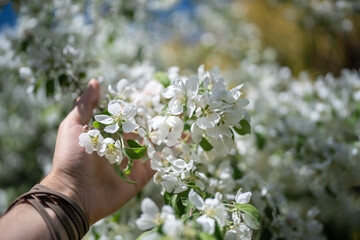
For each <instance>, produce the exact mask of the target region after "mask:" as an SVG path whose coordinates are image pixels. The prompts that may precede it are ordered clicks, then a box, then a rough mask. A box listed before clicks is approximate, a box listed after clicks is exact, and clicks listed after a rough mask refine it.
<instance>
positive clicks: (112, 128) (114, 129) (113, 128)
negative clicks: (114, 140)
mask: <svg viewBox="0 0 360 240" xmlns="http://www.w3.org/2000/svg"><path fill="white" fill-rule="evenodd" d="M118 130H119V124H117V123H115V124H112V125H109V126H106V127H105V128H104V131H105V132H107V133H116V132H117V131H118Z"/></svg>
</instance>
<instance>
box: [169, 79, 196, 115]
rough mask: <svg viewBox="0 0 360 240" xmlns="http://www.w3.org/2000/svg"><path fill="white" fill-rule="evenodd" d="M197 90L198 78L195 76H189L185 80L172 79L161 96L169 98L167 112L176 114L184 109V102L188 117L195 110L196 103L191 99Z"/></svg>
mask: <svg viewBox="0 0 360 240" xmlns="http://www.w3.org/2000/svg"><path fill="white" fill-rule="evenodd" d="M198 90H199V80H198V79H197V77H191V78H188V79H186V80H185V83H184V82H183V80H182V79H178V80H176V81H174V83H173V84H172V85H170V86H169V87H167V88H166V89H164V91H163V96H164V97H165V98H171V100H170V102H169V112H170V113H171V114H174V115H178V114H180V113H182V112H183V111H184V104H186V106H187V110H188V115H189V117H191V116H192V114H193V112H194V111H195V108H196V105H195V102H194V101H193V100H194V98H195V97H196V95H197V93H198Z"/></svg>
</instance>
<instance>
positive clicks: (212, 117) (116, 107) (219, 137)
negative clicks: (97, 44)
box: [79, 66, 260, 239]
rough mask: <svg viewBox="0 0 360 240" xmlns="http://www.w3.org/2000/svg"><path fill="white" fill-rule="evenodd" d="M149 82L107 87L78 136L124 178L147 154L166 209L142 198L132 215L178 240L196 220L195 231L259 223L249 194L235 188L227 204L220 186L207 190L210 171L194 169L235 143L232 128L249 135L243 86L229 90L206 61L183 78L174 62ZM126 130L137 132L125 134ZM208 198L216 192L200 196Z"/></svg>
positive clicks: (212, 233) (141, 225) (234, 229)
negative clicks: (100, 107) (103, 103)
mask: <svg viewBox="0 0 360 240" xmlns="http://www.w3.org/2000/svg"><path fill="white" fill-rule="evenodd" d="M170 73H171V74H170ZM146 80H147V81H148V82H145V84H144V82H142V85H140V84H138V83H136V82H132V83H129V81H128V80H126V79H122V80H120V81H119V82H118V83H117V86H116V90H114V88H113V87H112V86H109V102H108V104H107V108H106V109H104V111H103V112H102V113H100V114H97V115H95V116H94V118H95V122H94V123H93V129H91V130H84V133H82V134H81V135H80V136H79V143H80V145H81V146H83V147H84V148H85V150H86V152H87V153H89V154H90V153H92V152H96V153H97V154H98V155H99V156H105V158H106V159H107V160H108V161H109V162H110V163H112V164H115V167H116V168H117V169H118V170H120V176H121V177H123V178H124V179H125V180H127V178H126V175H127V174H129V173H130V171H131V167H130V169H129V166H132V161H134V160H136V159H139V158H142V157H143V156H145V154H146V153H147V158H149V160H150V161H151V167H152V168H153V169H154V170H155V171H156V173H155V175H154V181H155V182H156V183H158V184H160V185H161V186H162V190H161V193H162V195H163V196H164V199H165V202H166V203H167V204H168V205H170V206H171V207H170V206H168V205H166V206H164V208H163V211H162V212H159V210H158V209H157V207H156V206H155V204H154V203H153V202H152V201H151V200H149V199H145V200H144V201H143V203H142V207H141V208H142V211H143V212H144V213H143V215H142V216H141V217H140V218H139V219H138V220H137V225H138V226H139V228H140V229H143V230H148V229H151V228H158V227H161V226H163V225H164V226H163V229H164V230H163V231H162V232H163V233H164V234H165V235H166V234H168V235H171V236H176V237H177V238H179V239H180V238H181V237H184V236H182V231H180V230H179V229H182V228H185V227H186V226H187V227H189V228H191V227H193V228H195V229H196V226H199V227H198V229H200V231H197V233H196V234H199V233H200V232H202V233H203V234H208V235H210V236H215V234H220V233H219V231H220V232H223V233H225V232H226V231H225V229H230V227H231V229H232V230H231V231H230V232H228V233H227V236H230V235H231V234H235V235H239V234H240V232H241V234H243V232H244V231H246V232H247V233H249V234H250V233H251V232H252V230H251V229H258V228H259V227H260V215H259V214H258V212H257V210H256V208H254V207H253V206H252V205H249V204H248V202H249V199H250V196H251V193H250V192H248V193H246V194H245V195H244V194H241V193H240V192H239V193H238V195H237V196H236V197H235V202H233V203H228V204H224V203H223V202H222V201H223V200H222V194H221V193H220V192H216V193H215V194H214V195H212V193H211V192H209V191H208V190H207V188H208V186H209V183H208V178H207V175H206V174H205V173H204V172H202V171H200V170H199V167H201V166H206V163H207V162H208V163H210V161H213V160H214V158H218V159H219V160H220V157H224V156H226V155H228V153H229V152H230V151H231V150H232V149H235V146H236V145H235V142H234V139H235V135H236V133H238V134H240V135H246V134H248V133H250V125H249V118H248V115H247V113H246V111H245V109H244V107H245V106H246V105H247V104H248V101H247V100H246V99H245V98H243V97H242V92H241V87H242V85H240V86H237V87H235V88H232V89H231V90H227V87H226V84H225V81H224V79H223V78H222V77H221V76H220V74H219V70H218V69H216V68H215V69H213V70H211V71H204V66H200V67H199V69H198V74H197V75H196V76H192V77H184V76H180V75H179V74H178V69H176V68H172V69H169V71H168V73H167V74H166V73H161V72H158V73H155V74H154V77H153V78H151V79H150V80H149V79H143V81H146ZM128 133H133V134H134V136H135V137H134V136H133V137H132V139H130V138H129V137H128V136H127V135H126V134H128ZM104 136H106V138H104ZM140 143H142V144H143V145H141V144H140ZM124 156H125V157H127V158H128V159H129V164H128V167H127V168H126V169H119V168H120V167H119V165H120V163H121V161H122V159H123V158H124ZM205 196H214V197H210V198H209V197H208V198H206V199H205V200H204V199H203V198H204V197H205ZM243 198H246V200H245V201H244V200H243ZM180 199H182V201H181V202H180V201H179V200H180ZM184 199H187V200H186V201H185V200H184ZM244 204H245V205H244ZM227 211H231V212H233V221H232V225H230V224H228V223H227V222H226V220H227V217H228V213H227ZM185 216H187V218H186V219H185ZM236 216H237V217H236ZM244 221H245V222H244ZM190 222H191V223H190ZM245 223H246V224H245ZM194 224H195V225H194ZM245 225H246V226H245ZM240 226H241V227H240ZM239 227H240V228H241V230H239V229H240V228H239ZM216 228H218V230H217V231H216ZM176 229H178V230H176ZM219 229H220V230H219ZM167 231H170V232H167ZM239 231H240V232H239ZM154 234H159V233H157V232H156V231H155V232H154V233H152V234H151V235H148V234H147V235H146V236H147V237H146V238H149V239H150V236H153V235H154ZM250 235H251V234H250ZM187 237H188V236H187ZM144 239H145V237H144Z"/></svg>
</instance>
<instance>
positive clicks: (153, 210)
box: [140, 198, 159, 217]
mask: <svg viewBox="0 0 360 240" xmlns="http://www.w3.org/2000/svg"><path fill="white" fill-rule="evenodd" d="M140 208H141V211H142V212H143V213H145V214H147V215H151V216H154V217H155V216H156V214H158V213H159V208H158V206H156V204H155V203H154V201H153V200H151V199H150V198H144V199H143V200H142V202H141V206H140Z"/></svg>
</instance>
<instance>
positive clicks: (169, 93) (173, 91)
mask: <svg viewBox="0 0 360 240" xmlns="http://www.w3.org/2000/svg"><path fill="white" fill-rule="evenodd" d="M180 92H181V89H180V88H179V87H178V86H174V85H170V86H169V87H167V88H165V89H164V91H163V92H162V95H163V97H164V98H173V97H174V96H176V95H177V94H179V93H180Z"/></svg>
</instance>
